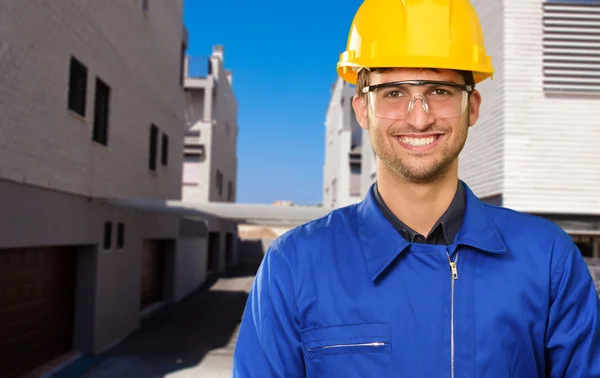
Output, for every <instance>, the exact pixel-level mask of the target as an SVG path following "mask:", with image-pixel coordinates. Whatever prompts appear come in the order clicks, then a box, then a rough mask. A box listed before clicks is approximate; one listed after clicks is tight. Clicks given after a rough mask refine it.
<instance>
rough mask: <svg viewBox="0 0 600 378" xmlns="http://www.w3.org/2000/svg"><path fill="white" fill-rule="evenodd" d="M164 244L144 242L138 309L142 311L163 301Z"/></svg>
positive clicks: (152, 241)
mask: <svg viewBox="0 0 600 378" xmlns="http://www.w3.org/2000/svg"><path fill="white" fill-rule="evenodd" d="M163 246H164V244H163V243H161V242H160V241H155V240H145V241H144V249H143V251H142V286H141V289H142V292H141V303H140V308H141V309H144V308H146V307H148V306H150V305H152V304H154V303H157V302H160V301H161V300H162V299H163V283H164V270H165V269H164V261H165V254H164V247H163Z"/></svg>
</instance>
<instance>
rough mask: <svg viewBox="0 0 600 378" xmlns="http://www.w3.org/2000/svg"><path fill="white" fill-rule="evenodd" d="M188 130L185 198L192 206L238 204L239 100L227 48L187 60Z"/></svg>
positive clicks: (183, 191) (184, 183) (216, 49)
mask: <svg viewBox="0 0 600 378" xmlns="http://www.w3.org/2000/svg"><path fill="white" fill-rule="evenodd" d="M185 72H186V75H185V90H186V98H187V110H186V115H187V130H186V134H185V152H184V168H183V190H182V196H183V199H184V200H185V201H190V202H235V200H236V188H237V136H238V123H237V101H236V98H235V95H234V93H233V75H232V72H231V71H230V70H226V69H225V66H224V48H223V46H221V45H215V46H213V51H212V55H211V56H210V57H209V58H203V57H192V58H188V59H187V64H186V70H185Z"/></svg>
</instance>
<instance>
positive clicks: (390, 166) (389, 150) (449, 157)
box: [368, 119, 468, 184]
mask: <svg viewBox="0 0 600 378" xmlns="http://www.w3.org/2000/svg"><path fill="white" fill-rule="evenodd" d="M368 130H369V136H370V138H371V145H372V147H373V150H374V151H375V155H377V157H378V158H379V160H380V161H381V163H382V164H383V166H384V167H385V169H386V170H387V171H388V172H389V173H390V174H391V175H393V176H394V177H395V178H396V179H398V180H400V181H403V182H407V183H414V184H427V183H433V182H436V181H439V180H441V179H442V178H444V177H445V176H446V174H447V173H448V171H449V170H450V168H451V167H452V165H453V163H454V162H455V161H456V160H457V159H458V155H459V154H460V152H461V151H462V149H463V147H464V145H465V143H466V140H467V133H468V120H466V121H465V123H464V124H463V127H461V128H458V129H457V132H458V133H457V135H455V136H454V141H452V142H451V144H448V143H447V142H448V141H447V140H446V141H444V146H443V150H442V152H441V156H439V157H438V158H436V159H435V160H434V161H432V160H431V159H430V158H425V157H424V156H425V154H422V155H419V154H416V155H413V157H411V158H410V159H411V160H414V159H418V158H420V157H423V159H426V160H423V161H420V162H408V161H407V160H408V159H406V158H403V157H401V156H399V155H398V152H397V148H395V146H393V145H390V144H389V143H386V138H389V139H391V138H392V137H391V136H390V135H383V134H382V133H381V132H380V131H379V130H377V129H376V128H375V127H372V124H371V120H370V119H369V120H368ZM446 130H447V128H442V127H436V125H434V126H432V127H431V129H430V130H426V131H424V132H431V131H446ZM388 131H389V134H391V135H398V134H400V133H403V132H405V130H401V129H399V128H394V127H392V128H390V129H389V130H388ZM408 132H413V131H408ZM449 136H450V134H449V133H446V135H445V138H448V137H449ZM394 143H396V142H395V141H394ZM398 148H400V147H398Z"/></svg>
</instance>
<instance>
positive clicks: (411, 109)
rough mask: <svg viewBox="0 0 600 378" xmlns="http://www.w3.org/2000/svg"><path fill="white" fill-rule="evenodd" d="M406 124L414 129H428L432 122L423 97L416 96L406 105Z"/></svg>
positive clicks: (432, 119) (433, 118) (433, 119)
mask: <svg viewBox="0 0 600 378" xmlns="http://www.w3.org/2000/svg"><path fill="white" fill-rule="evenodd" d="M406 121H407V123H408V124H409V125H411V126H413V127H414V128H415V129H419V130H424V129H426V128H428V127H429V126H430V125H431V124H432V123H433V122H434V121H435V117H433V116H432V115H431V113H430V111H429V107H428V106H427V101H426V100H425V97H423V95H416V96H414V97H413V98H412V100H411V102H410V103H409V105H408V117H407V119H406Z"/></svg>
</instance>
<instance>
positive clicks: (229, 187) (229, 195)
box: [227, 181, 233, 201]
mask: <svg viewBox="0 0 600 378" xmlns="http://www.w3.org/2000/svg"><path fill="white" fill-rule="evenodd" d="M227 200H228V201H232V200H233V183H232V182H231V181H229V182H228V183H227Z"/></svg>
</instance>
